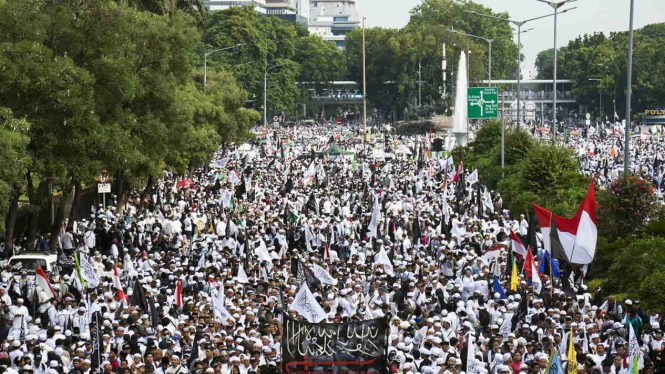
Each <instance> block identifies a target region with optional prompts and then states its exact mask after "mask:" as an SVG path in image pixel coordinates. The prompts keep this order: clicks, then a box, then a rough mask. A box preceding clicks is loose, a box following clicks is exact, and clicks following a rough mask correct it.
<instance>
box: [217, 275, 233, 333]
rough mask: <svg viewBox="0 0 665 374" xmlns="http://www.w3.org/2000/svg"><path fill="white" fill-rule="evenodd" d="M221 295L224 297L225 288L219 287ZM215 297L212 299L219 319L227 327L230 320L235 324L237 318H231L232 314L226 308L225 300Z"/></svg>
mask: <svg viewBox="0 0 665 374" xmlns="http://www.w3.org/2000/svg"><path fill="white" fill-rule="evenodd" d="M219 295H224V286H223V285H222V286H220V287H219ZM219 295H217V297H214V298H213V299H212V307H213V308H214V310H215V314H216V315H217V316H218V317H219V319H220V321H221V322H222V325H224V326H226V325H228V322H229V320H230V321H233V322H235V318H233V316H231V313H229V311H228V310H226V308H225V307H224V298H223V297H219Z"/></svg>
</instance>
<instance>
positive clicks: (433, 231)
mask: <svg viewBox="0 0 665 374" xmlns="http://www.w3.org/2000/svg"><path fill="white" fill-rule="evenodd" d="M256 135H257V137H256V140H254V141H252V142H250V143H246V144H241V145H238V146H237V147H235V148H226V149H221V150H220V151H219V152H218V153H217V154H216V155H215V159H214V160H213V161H212V162H211V163H210V164H209V165H206V166H205V167H203V168H200V169H198V170H197V171H195V172H194V173H192V174H191V175H175V174H173V173H171V172H169V171H166V172H164V175H163V177H162V178H160V180H159V181H158V182H157V183H156V185H155V186H154V189H153V190H152V191H146V193H143V192H135V193H132V194H130V195H129V196H128V197H127V198H126V199H117V198H116V199H111V204H108V206H106V207H104V206H102V207H96V206H95V207H93V209H92V211H91V214H90V215H89V216H87V217H81V219H80V220H78V221H77V222H75V223H74V225H72V228H71V229H69V230H66V231H65V232H62V233H60V234H59V235H60V240H59V243H60V245H59V248H57V251H58V252H59V255H58V267H59V271H57V272H53V271H51V272H49V271H48V270H47V269H44V268H42V267H39V268H36V266H35V267H33V268H31V269H25V268H24V269H22V270H21V269H18V270H17V269H15V268H12V266H11V265H10V264H8V265H7V267H6V268H5V270H4V271H3V272H2V274H1V276H2V280H1V281H2V282H1V284H0V343H1V344H2V349H1V350H0V372H4V373H40V374H41V373H85V374H88V373H95V372H103V373H141V374H143V373H146V374H152V373H158V374H187V373H216V374H258V373H261V374H266V373H279V372H284V370H285V369H284V365H283V364H284V362H282V358H281V354H282V350H281V346H282V338H283V335H284V333H285V332H284V330H283V322H284V319H285V318H296V319H302V318H303V317H302V316H301V315H299V314H298V312H297V311H296V308H294V307H293V305H292V302H293V299H294V297H295V296H296V294H297V293H298V291H299V289H300V287H301V282H300V281H299V279H298V277H297V275H296V274H294V272H293V271H292V262H293V261H294V259H295V260H296V261H297V262H301V263H303V264H305V266H306V267H314V266H317V267H320V268H323V269H324V270H325V271H326V272H327V274H329V275H330V276H331V277H332V278H334V279H335V284H328V283H330V282H328V283H321V284H319V285H318V287H317V288H316V289H312V290H311V292H312V293H313V295H314V296H315V297H316V300H317V302H318V303H319V305H320V306H321V307H322V308H323V310H324V311H325V313H326V315H325V318H324V320H323V322H327V323H341V322H346V321H360V320H366V319H368V318H385V319H386V321H387V322H386V323H388V324H389V327H388V329H389V335H388V337H387V351H386V356H387V364H388V365H387V367H386V368H377V367H370V368H368V370H369V371H368V372H372V371H376V372H391V373H400V374H419V373H422V374H431V373H461V372H465V373H474V374H475V373H479V374H480V373H482V374H485V373H491V374H508V373H511V374H519V373H531V374H543V373H546V372H548V371H549V368H550V366H551V361H553V360H552V359H553V356H554V355H557V356H558V357H557V358H558V360H560V361H562V362H563V363H564V366H566V365H567V366H568V369H569V372H571V371H577V372H578V373H582V374H583V373H586V372H588V373H589V374H596V373H599V374H610V373H611V374H619V373H624V372H629V371H630V370H633V368H634V365H633V361H632V357H633V356H634V355H635V354H636V352H635V347H634V346H633V345H632V341H633V340H634V339H631V337H632V336H633V335H631V333H630V331H631V329H632V331H634V337H636V339H637V342H638V346H637V349H638V350H639V352H640V354H639V357H640V364H639V365H640V367H639V370H640V371H643V372H644V373H651V372H654V371H655V372H663V373H665V349H664V344H665V340H664V338H663V332H662V331H661V327H660V323H661V322H660V314H659V313H658V311H656V310H655V309H652V310H649V311H645V310H644V309H643V308H641V307H640V303H639V301H638V300H621V301H618V300H615V299H614V297H612V296H610V295H603V294H602V291H600V290H589V289H588V288H587V287H586V285H584V284H583V281H582V279H580V278H577V279H576V280H575V282H574V287H573V288H570V287H569V288H567V289H566V290H565V291H564V288H565V287H563V283H564V282H563V281H562V279H561V278H559V277H556V276H553V275H552V274H553V273H552V272H551V271H550V272H547V271H545V272H543V273H542V274H541V275H540V279H541V280H542V288H541V287H535V283H534V281H533V279H532V277H533V274H532V275H531V276H529V274H531V272H530V270H531V269H529V271H524V272H523V271H522V268H521V267H520V266H519V265H520V264H522V263H523V261H524V259H520V256H517V254H515V253H511V245H510V242H511V238H514V237H517V238H521V239H522V242H523V243H524V245H525V246H528V244H529V243H536V244H535V248H531V247H530V246H529V249H528V250H529V251H531V254H532V257H533V258H534V259H535V260H534V264H535V265H534V266H535V268H536V269H539V268H541V263H542V262H544V261H547V260H546V259H547V258H548V257H547V256H546V255H545V252H546V248H545V247H544V246H543V241H542V237H540V240H539V239H537V238H536V239H535V240H534V239H533V237H532V236H531V235H534V233H535V227H533V226H534V224H533V222H531V223H530V221H529V220H528V219H527V218H526V217H525V216H524V214H521V213H527V212H509V211H507V210H505V209H503V207H502V201H501V196H499V195H498V194H495V193H493V192H490V191H482V189H481V188H478V186H477V184H478V183H482V181H475V180H474V179H473V178H474V177H473V176H472V175H471V174H470V173H469V171H465V170H462V169H461V168H459V167H458V165H459V162H458V161H459V160H454V161H453V159H454V158H455V157H454V155H452V156H451V155H446V156H445V157H441V155H440V154H436V155H434V154H433V152H432V153H431V152H428V150H427V147H426V144H429V142H430V140H429V137H428V136H411V137H408V136H404V137H400V136H393V135H389V136H385V137H383V136H382V137H381V138H380V139H375V140H372V141H370V142H369V143H366V142H364V141H363V136H362V135H361V134H360V130H359V128H355V127H347V126H306V127H289V128H261V129H256ZM612 141H616V138H615V139H614V140H607V139H603V140H600V139H598V140H587V139H577V140H575V143H574V145H573V147H575V148H576V149H578V150H580V155H581V156H582V158H583V163H582V164H583V169H584V170H585V171H588V172H589V173H590V174H594V175H598V174H599V173H600V174H603V167H605V169H611V170H613V169H614V168H615V163H616V162H618V161H616V160H615V159H614V160H613V159H611V158H605V159H603V158H602V157H601V158H599V156H600V155H603V154H606V153H607V154H609V149H608V147H607V145H608V144H610V142H612ZM654 142H660V140H659V139H658V140H654ZM444 143H445V142H444ZM375 144H381V146H380V147H383V145H384V144H391V146H393V147H397V148H400V149H401V151H400V152H393V154H394V155H395V157H392V156H391V157H388V158H386V157H385V152H384V154H383V156H382V157H380V158H371V157H366V155H370V154H372V150H371V149H370V148H372V147H373V145H375ZM638 144H639V145H640V146H639V147H638V148H636V152H638V151H637V150H638V149H639V154H640V156H638V157H640V158H639V159H640V160H644V161H645V164H646V165H653V163H650V162H649V161H650V160H651V159H652V157H653V156H652V155H654V154H655V155H657V154H658V153H659V150H660V149H661V147H662V146H661V145H660V143H649V141H647V142H645V143H638ZM407 149H408V151H407ZM592 149H593V151H592ZM591 152H593V153H594V155H595V156H593V155H591ZM608 161H609V162H610V165H609V166H607V164H605V166H602V165H601V164H602V163H603V162H605V163H607V162H608ZM650 172H651V175H652V176H653V175H655V174H657V173H655V172H654V171H653V170H651V171H650ZM604 175H605V177H607V178H612V175H611V173H608V172H607V171H605V173H604ZM119 201H122V202H123V204H122V206H118V205H117V204H118V203H119ZM536 235H537V234H536ZM537 237H538V235H537ZM527 238H529V239H527ZM52 250H53V251H55V250H56V248H53V249H52ZM383 253H385V254H387V258H388V259H387V260H386V258H385V257H383V256H382V255H380V254H383ZM512 259H516V260H517V265H512ZM35 265H36V264H35ZM42 265H43V264H42ZM513 268H518V270H517V274H515V275H513V274H512V273H511V272H512V269H513ZM42 274H43V276H42ZM40 279H47V283H48V284H45V283H44V281H41V282H40ZM49 288H50V290H49ZM570 350H572V351H574V352H575V353H576V355H575V357H576V358H575V360H570V358H571V356H570V352H569V351H570ZM470 352H471V353H470ZM635 370H637V369H635ZM634 372H636V371H634Z"/></svg>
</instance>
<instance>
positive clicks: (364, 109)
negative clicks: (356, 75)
mask: <svg viewBox="0 0 665 374" xmlns="http://www.w3.org/2000/svg"><path fill="white" fill-rule="evenodd" d="M366 20H367V18H366V17H363V156H365V154H364V153H365V137H366V136H367V70H366V68H367V65H366V61H365V59H366V57H365V21H366Z"/></svg>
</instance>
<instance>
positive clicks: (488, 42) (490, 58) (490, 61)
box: [445, 28, 533, 87]
mask: <svg viewBox="0 0 665 374" xmlns="http://www.w3.org/2000/svg"><path fill="white" fill-rule="evenodd" d="M531 30H533V28H530V29H527V30H524V31H522V34H525V33H527V32H529V31H531ZM445 31H447V32H452V33H455V34H460V35H464V36H468V37H470V38H476V39H480V40H483V41H485V42H487V44H488V45H489V52H488V55H489V64H488V65H489V66H488V68H487V77H488V78H487V79H488V80H489V84H488V86H490V87H491V86H492V43H494V42H495V41H497V40H499V39H502V38H508V37H512V36H513V35H517V34H516V33H515V34H510V35H503V36H498V37H496V38H494V39H490V38H484V37H482V36H478V35H472V34H467V33H465V32H461V31H456V30H445Z"/></svg>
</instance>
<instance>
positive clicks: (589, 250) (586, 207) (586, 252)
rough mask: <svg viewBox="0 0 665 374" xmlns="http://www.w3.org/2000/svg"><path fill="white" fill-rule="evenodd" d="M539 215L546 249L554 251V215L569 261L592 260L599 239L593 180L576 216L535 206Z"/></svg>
mask: <svg viewBox="0 0 665 374" xmlns="http://www.w3.org/2000/svg"><path fill="white" fill-rule="evenodd" d="M533 208H534V210H535V212H536V218H538V225H539V226H540V231H541V232H542V234H543V244H544V247H545V250H547V251H548V252H549V253H550V254H551V253H552V249H551V243H550V231H551V229H550V227H551V217H554V221H555V223H556V229H557V232H558V234H559V235H558V236H559V241H560V242H561V246H562V247H563V249H564V251H565V252H566V256H567V257H568V260H569V261H570V263H573V264H580V265H586V264H589V263H591V261H593V258H594V255H595V253H596V242H597V241H598V228H597V227H596V190H595V188H594V184H593V179H592V180H591V182H590V183H589V190H588V191H587V194H586V197H585V198H584V200H583V201H582V203H581V204H580V207H579V208H578V209H577V214H576V215H575V217H573V218H566V217H561V216H558V215H556V214H552V212H550V211H549V210H547V209H545V208H543V207H540V206H538V205H536V204H534V205H533Z"/></svg>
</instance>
